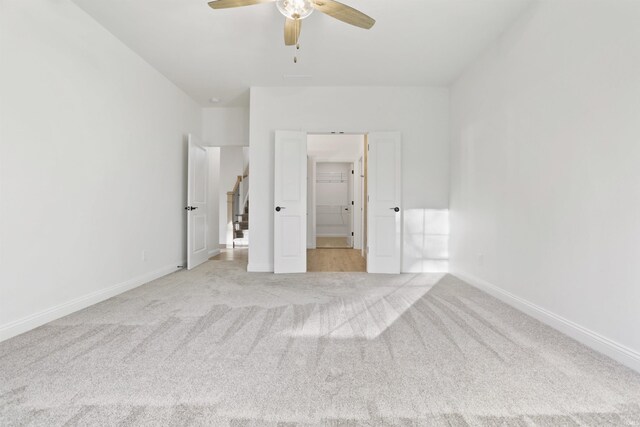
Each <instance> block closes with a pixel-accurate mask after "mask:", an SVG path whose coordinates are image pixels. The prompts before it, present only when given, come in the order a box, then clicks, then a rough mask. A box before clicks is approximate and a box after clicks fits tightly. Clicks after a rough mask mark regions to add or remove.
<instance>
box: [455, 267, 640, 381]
mask: <svg viewBox="0 0 640 427" xmlns="http://www.w3.org/2000/svg"><path fill="white" fill-rule="evenodd" d="M451 274H452V275H454V276H456V277H457V278H459V279H461V280H463V281H464V282H466V283H468V284H469V285H471V286H473V287H475V288H477V289H480V290H481V291H484V292H486V293H488V294H489V295H491V296H493V297H496V298H498V299H499V300H500V301H502V302H504V303H505V304H508V305H510V306H511V307H513V308H515V309H517V310H519V311H522V312H523V313H525V314H527V315H529V316H531V317H533V318H534V319H537V320H539V321H541V322H542V323H544V324H546V325H548V326H550V327H552V328H553V329H556V330H558V331H560V332H562V333H563V334H565V335H567V336H569V337H571V338H573V339H574V340H576V341H578V342H580V343H582V344H584V345H586V346H587V347H589V348H591V349H593V350H595V351H597V352H599V353H602V354H604V355H606V356H608V357H610V358H612V359H613V360H615V361H617V362H620V363H622V364H623V365H625V366H627V367H629V368H631V369H633V370H634V371H636V372H640V353H639V352H637V351H635V350H633V349H631V348H629V347H626V346H624V345H622V344H620V343H618V342H616V341H614V340H611V339H609V338H607V337H605V336H603V335H600V334H598V333H596V332H594V331H592V330H590V329H588V328H585V327H584V326H582V325H579V324H577V323H575V322H572V321H571V320H569V319H566V318H564V317H562V316H559V315H557V314H555V313H553V312H551V311H549V310H547V309H545V308H542V307H540V306H539V305H536V304H534V303H532V302H530V301H528V300H526V299H524V298H521V297H519V296H517V295H515V294H512V293H511V292H508V291H505V290H504V289H502V288H500V287H499V286H496V285H494V284H492V283H490V282H488V281H486V280H484V279H481V278H479V277H477V276H474V275H472V274H469V273H466V272H465V271H461V270H457V269H455V268H452V269H451Z"/></svg>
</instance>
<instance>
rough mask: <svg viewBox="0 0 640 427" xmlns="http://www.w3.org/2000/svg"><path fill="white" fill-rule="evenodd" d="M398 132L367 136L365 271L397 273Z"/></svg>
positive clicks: (399, 212) (399, 191) (399, 216)
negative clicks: (367, 200)
mask: <svg viewBox="0 0 640 427" xmlns="http://www.w3.org/2000/svg"><path fill="white" fill-rule="evenodd" d="M400 143H401V141H400V132H375V133H370V134H369V136H368V149H369V152H368V161H367V163H368V164H367V168H368V170H367V181H368V182H367V187H368V188H367V191H368V193H369V194H368V196H369V204H368V215H367V217H368V226H367V230H368V239H367V245H368V249H369V251H368V255H367V272H369V273H391V274H398V273H400V239H401V234H400V233H401V215H402V212H401V208H402V205H401V192H402V183H401V170H400V169H401V150H400V148H401V147H400Z"/></svg>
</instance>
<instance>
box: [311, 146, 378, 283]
mask: <svg viewBox="0 0 640 427" xmlns="http://www.w3.org/2000/svg"><path fill="white" fill-rule="evenodd" d="M364 153H365V136H364V135H362V134H360V135H344V134H310V135H308V136H307V183H308V185H307V271H362V272H364V271H366V260H365V258H364V255H365V254H364V253H363V252H362V233H363V230H362V223H363V222H364V218H363V215H364V209H363V207H362V204H363V198H362V192H361V191H360V188H361V187H362V186H363V180H364V176H365V172H364V170H363V162H362V159H363V157H364Z"/></svg>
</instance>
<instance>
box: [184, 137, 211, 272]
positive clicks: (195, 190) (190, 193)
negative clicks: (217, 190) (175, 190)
mask: <svg viewBox="0 0 640 427" xmlns="http://www.w3.org/2000/svg"><path fill="white" fill-rule="evenodd" d="M207 159H208V157H207V150H206V149H205V148H204V147H203V146H202V143H201V142H200V140H198V139H197V138H196V137H194V136H193V135H189V166H188V178H187V207H185V209H186V211H187V269H189V270H191V269H192V268H194V267H197V266H198V265H200V264H202V263H203V262H205V261H206V260H207V258H208V257H209V248H208V247H207V179H208V177H209V170H208V169H209V164H208V162H207Z"/></svg>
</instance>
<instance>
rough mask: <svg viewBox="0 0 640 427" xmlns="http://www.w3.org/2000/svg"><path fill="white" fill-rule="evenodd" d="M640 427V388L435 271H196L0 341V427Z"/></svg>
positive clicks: (621, 370)
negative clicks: (279, 273) (280, 273)
mask: <svg viewBox="0 0 640 427" xmlns="http://www.w3.org/2000/svg"><path fill="white" fill-rule="evenodd" d="M296 424H302V425H305V424H310V425H317V424H327V425H370V426H381V425H403V426H404V425H425V426H438V425H446V426H465V425H479V426H497V425H507V426H511V425H513V426H525V425H541V426H559V425H565V426H573V425H590V426H603V425H640V375H638V374H637V373H634V372H633V371H631V370H629V369H627V368H625V367H623V366H621V365H619V364H617V363H615V362H613V361H612V360H610V359H608V358H606V357H604V356H602V355H600V354H598V353H595V352H593V351H591V350H589V349H587V348H585V347H584V346H582V345H580V344H578V343H576V342H575V341H573V340H571V339H569V338H567V337H565V336H563V335H561V334H560V333H558V332H556V331H554V330H552V329H550V328H548V327H546V326H544V325H542V324H541V323H539V322H537V321H535V320H533V319H531V318H529V317H527V316H525V315H523V314H522V313H520V312H518V311H516V310H514V309H512V308H510V307H508V306H506V305H505V304H503V303H501V302H499V301H497V300H496V299H494V298H492V297H490V296H488V295H486V294H484V293H482V292H480V291H478V290H476V289H474V288H471V287H470V286H468V285H466V284H464V283H462V282H460V281H459V280H457V279H456V278H454V277H452V276H444V277H442V276H438V275H428V274H422V275H400V276H386V275H367V274H362V273H309V274H306V275H287V276H275V275H272V274H248V273H246V272H244V271H243V263H242V262H241V261H209V262H207V263H206V264H204V265H202V266H201V267H199V268H197V269H195V270H194V271H190V272H186V271H182V272H178V273H175V274H172V275H170V276H167V277H165V278H162V279H160V280H156V281H154V282H152V283H149V284H147V285H145V286H142V287H140V288H137V289H135V290H133V291H130V292H127V293H125V294H122V295H120V296H118V297H116V298H112V299H110V300H108V301H105V302H103V303H101V304H97V305H95V306H93V307H90V308H88V309H86V310H83V311H80V312H78V313H75V314H73V315H70V316H67V317H65V318H63V319H60V320H58V321H55V322H52V323H49V324H47V325H45V326H43V327H41V328H38V329H36V330H34V331H31V332H29V333H26V334H23V335H21V336H18V337H16V338H13V339H11V340H8V341H5V342H3V343H0V425H3V426H13V425H47V426H48V425H234V426H235V425H296Z"/></svg>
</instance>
